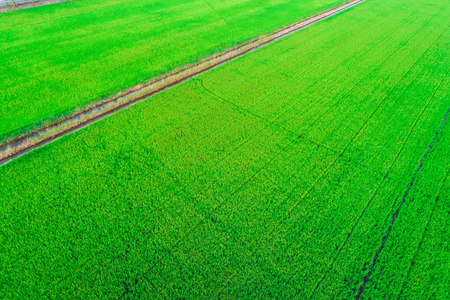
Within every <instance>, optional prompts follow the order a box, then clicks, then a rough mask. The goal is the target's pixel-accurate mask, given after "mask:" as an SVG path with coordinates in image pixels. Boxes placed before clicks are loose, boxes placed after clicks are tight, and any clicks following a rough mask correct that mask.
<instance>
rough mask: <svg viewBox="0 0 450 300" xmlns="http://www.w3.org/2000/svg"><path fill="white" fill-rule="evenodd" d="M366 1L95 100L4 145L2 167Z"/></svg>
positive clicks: (358, 0) (355, 0) (0, 156)
mask: <svg viewBox="0 0 450 300" xmlns="http://www.w3.org/2000/svg"><path fill="white" fill-rule="evenodd" d="M364 1H365V0H353V1H350V2H347V3H344V4H341V5H340V6H338V7H335V8H332V9H329V10H327V11H325V12H322V13H319V14H317V15H315V16H312V17H310V18H308V19H305V20H303V21H300V22H297V23H294V24H292V25H290V26H287V27H284V28H282V29H279V30H277V31H274V32H272V33H270V34H265V35H262V36H260V37H258V38H255V39H253V40H251V41H249V42H246V43H244V44H241V45H238V46H236V47H233V48H230V49H228V50H226V51H224V52H222V53H218V54H215V55H213V56H211V57H209V58H207V59H204V60H202V61H200V62H198V63H196V64H191V65H187V66H185V67H183V68H181V69H177V70H174V71H173V72H171V73H168V74H166V75H163V76H161V77H159V78H156V79H154V80H152V81H150V82H148V83H146V84H141V85H137V86H135V87H133V88H131V89H130V90H128V91H126V92H121V93H118V94H117V95H116V96H114V97H112V98H109V99H106V100H102V101H99V102H97V103H94V104H92V105H90V106H88V107H86V108H84V109H81V110H79V111H77V112H75V113H73V114H72V115H70V116H68V117H65V118H64V119H62V120H59V121H57V122H53V123H51V124H47V125H44V126H42V127H41V128H38V129H37V130H34V131H30V132H27V133H25V134H22V135H20V136H18V137H15V138H12V139H9V140H7V141H5V142H4V143H2V144H0V166H1V165H4V164H6V163H7V162H9V161H11V160H13V159H15V158H17V157H20V156H22V155H24V154H25V153H28V152H30V151H31V150H33V149H36V148H38V147H42V146H44V145H46V144H49V143H51V142H53V141H55V140H57V139H58V138H60V137H62V136H64V135H66V134H69V133H71V132H74V131H76V130H79V129H81V128H83V127H86V126H88V125H90V124H91V123H93V122H96V121H98V120H100V119H102V118H104V117H107V116H109V115H111V114H113V113H115V112H117V111H119V110H121V109H125V108H127V107H129V106H131V105H133V104H135V103H137V102H139V101H142V100H145V99H147V98H149V97H151V96H153V95H155V94H157V93H159V92H162V91H164V90H166V89H168V88H170V87H172V86H174V85H177V84H179V83H181V82H184V81H186V80H188V79H190V78H193V77H195V76H197V75H198V74H201V73H203V72H206V71H208V70H210V69H213V68H216V67H218V66H220V65H222V64H224V63H226V62H228V61H230V60H233V59H235V58H238V57H240V56H243V55H245V54H247V53H249V52H252V51H255V50H256V49H258V48H261V47H263V46H265V45H267V44H269V43H271V42H274V41H276V40H278V39H281V38H283V37H285V36H287V35H289V34H292V33H294V32H296V31H298V30H300V29H303V28H305V27H308V26H310V25H312V24H314V23H317V22H319V21H321V20H324V19H326V18H329V17H331V16H333V15H335V14H337V13H340V12H342V11H344V10H346V9H349V8H351V7H353V6H355V5H357V4H359V3H361V2H364Z"/></svg>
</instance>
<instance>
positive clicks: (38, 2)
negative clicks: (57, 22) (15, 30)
mask: <svg viewBox="0 0 450 300" xmlns="http://www.w3.org/2000/svg"><path fill="white" fill-rule="evenodd" d="M67 1H72V0H30V1H29V2H22V3H17V4H16V5H5V6H1V5H0V13H3V12H7V11H13V10H19V9H26V8H32V7H37V6H43V5H49V4H56V3H60V2H67Z"/></svg>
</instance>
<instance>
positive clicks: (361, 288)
mask: <svg viewBox="0 0 450 300" xmlns="http://www.w3.org/2000/svg"><path fill="white" fill-rule="evenodd" d="M449 113H450V107H449V108H448V110H447V112H446V113H445V115H444V117H443V118H442V121H441V123H440V124H439V127H438V129H437V130H436V132H435V134H434V137H433V140H432V141H431V143H430V144H429V145H428V148H427V150H426V151H425V153H424V155H423V156H422V158H421V159H420V162H419V165H418V166H417V168H416V171H415V172H414V174H413V176H412V177H411V179H410V181H409V183H408V186H407V188H406V190H405V193H404V194H403V197H402V200H401V201H400V203H399V205H398V207H397V209H396V210H395V212H394V214H393V215H392V216H391V220H390V222H389V227H388V228H387V230H386V232H385V234H384V236H383V238H382V240H381V244H380V247H378V249H377V252H376V253H375V255H374V256H373V259H372V264H371V266H370V268H369V272H368V273H367V274H366V276H364V278H363V282H362V283H361V285H360V286H359V289H358V293H357V294H356V296H355V298H354V299H355V300H359V299H360V298H361V295H362V293H363V291H364V288H365V286H366V284H367V282H368V281H369V278H370V276H371V275H372V273H373V271H374V268H375V265H376V263H377V261H378V257H379V256H380V254H381V252H382V251H383V248H384V246H385V244H386V241H387V239H388V237H389V234H390V233H391V230H392V227H393V225H394V223H395V220H396V219H397V217H398V215H399V213H400V210H401V208H402V206H403V203H405V200H406V197H407V196H408V194H409V191H410V190H411V188H412V186H413V184H414V181H415V179H416V177H417V174H418V173H419V171H420V169H421V168H422V165H423V162H424V161H425V159H426V158H427V156H428V154H429V153H430V151H431V148H432V147H433V145H434V143H435V142H436V140H437V138H438V136H439V133H440V132H441V129H442V126H443V125H444V123H445V120H446V119H447V117H448V115H449Z"/></svg>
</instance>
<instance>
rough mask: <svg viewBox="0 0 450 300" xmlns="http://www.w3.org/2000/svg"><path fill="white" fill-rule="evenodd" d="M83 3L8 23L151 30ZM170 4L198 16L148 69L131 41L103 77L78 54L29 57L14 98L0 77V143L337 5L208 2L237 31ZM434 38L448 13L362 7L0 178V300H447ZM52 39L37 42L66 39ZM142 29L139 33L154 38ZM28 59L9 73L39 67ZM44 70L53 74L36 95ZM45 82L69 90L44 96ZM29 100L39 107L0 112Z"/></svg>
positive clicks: (438, 40) (449, 46)
mask: <svg viewBox="0 0 450 300" xmlns="http://www.w3.org/2000/svg"><path fill="white" fill-rule="evenodd" d="M89 2H92V1H79V2H77V1H73V2H70V3H63V4H61V5H59V4H58V5H54V6H51V5H50V6H48V7H46V8H39V9H36V10H34V9H33V10H29V11H21V12H20V14H23V16H24V18H26V19H31V18H33V17H36V16H37V15H38V14H43V13H49V14H56V15H58V14H61V13H63V12H64V11H65V12H70V11H73V10H88V11H89V10H91V11H90V13H92V14H94V13H95V14H96V15H101V14H104V16H102V17H104V18H103V19H101V20H103V21H100V19H99V24H98V26H100V27H99V28H102V26H106V27H108V28H110V29H111V30H112V31H113V29H112V28H114V26H120V22H122V20H125V19H126V18H129V17H130V16H131V15H135V14H136V13H137V15H135V20H143V19H146V18H147V17H148V16H146V15H145V13H144V12H143V9H142V7H143V6H145V5H151V3H154V1H140V2H136V3H134V2H133V3H132V4H130V6H127V7H123V8H122V9H123V12H124V15H123V16H122V18H121V19H119V20H117V21H115V22H108V23H103V22H105V21H104V20H106V19H107V18H108V16H109V14H110V13H112V10H113V9H117V8H116V6H115V2H114V1H111V0H99V1H96V2H95V5H88V3H89ZM116 2H118V1H117V0H116ZM169 2H170V3H174V4H173V6H171V4H168V3H169ZM182 2H186V3H185V4H180V3H181V2H175V1H167V2H164V3H166V4H165V5H166V6H164V7H162V8H161V10H160V14H163V12H164V13H165V12H166V11H178V10H179V11H184V10H183V7H191V6H192V7H194V8H196V9H194V10H192V12H190V13H188V12H186V11H185V12H186V17H188V16H190V18H192V20H196V18H197V17H198V15H201V16H203V17H204V18H205V19H204V20H203V19H202V20H201V21H198V22H200V23H201V24H198V27H197V25H196V28H197V29H196V30H194V31H193V32H185V33H179V34H180V35H179V37H177V36H176V34H178V33H176V31H177V30H176V29H177V26H178V25H173V26H174V27H173V28H171V29H169V30H168V31H167V32H165V33H164V35H166V34H167V37H161V38H162V40H163V42H162V43H161V44H160V45H159V46H158V47H160V48H158V49H164V51H165V52H166V53H170V56H169V55H168V54H167V55H168V56H167V57H163V59H162V60H161V61H159V59H157V58H160V57H156V56H155V55H156V54H155V52H147V51H145V50H144V49H145V48H146V47H152V46H149V45H150V44H145V43H144V42H143V44H142V45H141V46H142V47H141V46H138V45H136V47H137V48H139V50H132V49H131V48H130V49H126V48H121V47H122V46H123V47H125V44H126V45H127V47H128V46H130V45H129V42H130V41H129V40H128V41H127V42H126V43H125V42H124V44H123V45H122V44H121V45H117V49H115V50H117V54H115V55H118V56H117V58H116V59H117V61H116V62H115V63H114V64H113V63H111V64H109V63H108V62H109V61H110V60H111V59H113V57H115V56H114V55H111V56H108V57H107V58H106V57H105V58H101V57H100V56H95V55H94V53H91V52H89V51H88V50H86V51H88V52H89V53H88V52H86V56H82V57H80V60H79V61H72V62H66V63H67V64H66V63H64V64H61V65H58V66H56V65H54V66H53V67H51V66H50V65H47V66H44V65H41V64H35V65H34V67H30V68H31V69H33V70H31V69H30V73H27V75H26V76H27V78H28V76H30V77H31V78H29V80H25V81H24V82H23V83H22V84H23V86H22V85H21V86H19V85H17V86H9V85H8V84H9V83H7V82H4V81H3V80H2V81H0V88H1V89H2V91H7V94H8V95H20V96H21V97H19V98H15V97H13V98H14V101H13V100H11V101H1V102H0V103H2V104H0V111H2V113H0V114H5V112H8V113H6V114H7V116H6V119H5V121H4V122H3V119H2V125H1V127H0V132H2V133H6V132H9V131H10V130H9V129H11V128H13V129H14V130H16V129H19V128H20V126H22V125H25V124H31V123H32V122H35V121H36V120H40V119H42V118H44V117H48V116H50V115H52V114H56V113H60V112H62V110H65V109H70V108H73V107H74V106H75V105H80V104H82V103H86V101H87V100H91V99H94V98H95V96H97V95H102V94H107V93H109V92H111V91H113V90H116V89H117V88H122V87H125V86H127V85H130V84H131V83H132V82H134V81H139V80H141V79H143V78H146V77H148V76H150V75H152V74H156V73H158V72H160V71H161V70H165V69H167V68H170V67H171V66H174V65H176V64H180V63H183V62H186V61H188V60H192V59H194V58H195V57H199V55H200V54H204V53H206V52H209V51H213V50H214V49H217V48H220V47H222V46H224V45H226V44H227V43H228V44H231V43H235V42H237V41H241V40H243V39H245V38H248V37H250V36H252V35H255V34H258V33H260V32H264V31H267V30H270V29H271V28H274V27H277V26H280V25H282V24H284V23H286V22H289V21H294V20H296V19H299V18H300V17H302V16H304V15H306V14H307V13H308V12H309V13H311V12H313V11H316V10H317V9H319V8H324V7H327V6H329V5H330V4H332V3H335V2H336V1H328V2H327V1H319V0H316V1H304V2H301V1H297V2H296V1H281V0H280V1H275V2H276V3H278V5H276V6H275V7H277V8H279V10H278V9H274V10H273V11H272V10H270V9H268V8H267V6H265V5H267V4H268V3H271V2H272V1H238V0H232V1H229V2H227V3H228V4H229V5H230V6H229V7H228V6H227V5H225V4H224V3H225V2H226V1H224V2H221V1H210V2H211V3H214V5H218V6H220V5H223V10H220V11H221V12H222V11H223V14H222V16H223V17H224V18H225V19H227V18H230V20H229V21H228V22H229V23H230V24H234V25H233V26H234V27H233V28H234V34H235V35H234V36H233V37H230V36H228V35H229V34H230V32H228V31H223V28H224V27H223V26H222V25H223V24H221V22H222V21H221V20H220V18H216V15H214V14H213V13H212V12H211V11H209V9H208V7H207V6H204V5H202V4H201V3H202V1H182ZM275 2H274V3H275ZM338 2H339V1H338ZM161 3H162V2H161ZM220 3H222V4H220ZM299 3H303V4H299ZM308 3H311V4H308ZM245 4H248V5H254V7H255V10H256V14H253V13H252V14H251V15H250V14H248V13H249V11H251V10H248V9H246V8H245V7H246V6H245ZM185 5H186V6H185ZM296 5H299V7H300V8H302V7H303V6H302V5H304V8H302V9H300V13H299V12H298V11H297V12H294V10H292V11H291V9H290V7H295V6H296ZM256 7H258V9H257V8H256ZM263 7H265V8H263ZM197 8H198V10H197ZM238 8H242V10H240V9H238ZM227 9H228V10H227ZM234 12H236V13H234ZM240 13H241V14H242V15H240ZM265 13H267V14H270V15H273V14H275V15H276V16H277V17H276V18H273V19H272V18H268V19H265V17H263V16H264V14H265ZM34 14H36V15H34ZM155 14H156V13H155ZM191 14H192V15H191ZM157 15H158V16H159V17H161V18H162V17H163V15H159V14H157ZM14 16H15V17H17V16H18V15H13V14H10V15H7V14H5V15H4V16H3V15H0V21H2V20H8V19H9V18H13V17H14ZM258 16H259V17H261V18H263V19H264V20H263V21H262V20H261V22H260V21H257V20H259V19H258V18H259V17H258ZM64 18H67V19H71V18H74V17H70V16H66V17H64ZM247 18H248V19H247ZM249 19H251V20H252V22H254V23H252V22H251V23H245V22H246V21H245V20H249ZM92 22H93V23H89V22H86V24H84V25H89V28H90V29H89V30H94V28H96V27H95V26H97V25H95V24H96V23H95V22H94V21H92ZM152 22H153V21H152ZM178 22H181V23H178ZM183 22H186V21H185V19H183V18H182V17H181V16H180V20H177V21H176V22H175V23H173V24H184V23H183ZM192 22H194V21H192ZM196 22H197V21H195V22H194V23H196ZM262 23H264V26H265V27H262V26H258V24H262ZM61 24H62V23H61ZM208 24H209V25H208ZM239 24H241V25H239ZM244 24H248V27H246V26H247V25H244ZM84 25H83V26H84ZM27 26H31V25H27ZM61 26H63V25H61ZM109 26H111V27H109ZM146 26H150V27H152V26H153V27H152V28H156V27H155V26H154V25H152V23H148V24H147V25H146ZM209 26H211V27H209ZM240 26H241V27H240ZM252 26H253V27H252ZM449 26H450V4H449V2H448V0H435V1H426V0H367V1H365V2H363V3H361V4H358V5H357V6H355V7H353V8H350V9H349V10H346V11H344V12H341V13H339V14H337V15H335V16H333V17H331V18H328V19H326V20H323V21H321V22H319V23H317V24H314V25H312V26H309V27H307V28H305V29H303V30H300V31H298V32H296V33H294V34H291V35H289V36H287V37H285V38H283V39H280V40H278V41H276V42H273V43H271V44H269V45H266V46H264V47H262V48H260V49H258V50H256V51H254V52H251V53H249V54H247V55H245V56H242V57H240V58H237V59H235V60H233V61H230V62H228V63H226V64H224V65H221V66H220V67H218V68H215V69H213V70H210V71H208V72H206V73H203V74H201V75H199V76H197V77H195V78H192V79H190V80H188V81H185V82H183V83H181V84H179V85H177V86H174V87H172V88H170V89H167V90H165V91H163V92H161V93H159V94H157V95H154V96H152V97H151V98H149V99H147V100H145V101H143V102H139V103H137V104H136V105H133V106H131V107H129V108H128V109H125V110H121V111H119V112H117V113H115V114H113V115H111V116H109V117H107V118H104V119H102V120H100V121H98V122H96V123H94V124H91V125H89V126H88V127H86V128H83V129H81V130H79V131H76V132H74V133H72V134H69V135H66V136H64V137H63V138H61V139H59V140H57V141H55V142H53V143H51V144H49V145H46V146H44V147H41V148H39V149H36V150H33V151H32V152H30V153H28V154H26V155H24V156H22V157H20V158H17V159H14V160H12V161H11V162H9V163H7V164H5V165H3V166H0V201H1V202H2V208H1V209H0V220H1V222H0V262H1V266H2V267H1V268H0V283H1V284H0V295H3V296H2V298H5V299H41V298H43V299H45V298H49V299H96V298H101V299H138V298H142V299H319V300H321V299H408V300H410V299H419V300H421V299H450V240H449V235H450V217H449V216H450V113H448V112H449V109H450V76H449V75H450V74H449V70H450V29H449ZM221 28H222V29H221ZM239 28H240V29H239ZM60 29H61V30H60V31H58V30H56V31H53V29H52V30H50V29H47V30H48V32H47V33H46V34H48V36H55V39H57V40H60V39H63V32H65V31H64V30H63V27H61V28H60ZM2 30H3V29H2ZM39 30H40V29H39ZM42 30H44V29H42ZM77 30H78V29H77ZM77 30H74V31H73V34H75V32H76V31H77ZM79 30H80V32H81V31H83V30H87V29H83V28H80V29H79ZM130 30H131V29H130ZM133 30H134V29H133ZM158 30H161V28H159V29H155V32H156V31H158ZM44 31H45V30H44ZM112 31H111V32H112ZM143 31H144V30H143ZM143 31H142V32H143ZM142 32H141V34H143V33H142ZM23 34H25V33H23ZM70 34H71V35H72V31H70ZM78 34H80V33H78ZM102 34H103V33H102ZM105 34H106V35H104V38H105V39H106V38H108V36H109V35H108V33H105ZM154 34H156V33H149V36H147V37H144V36H143V37H142V40H146V39H147V38H148V39H147V41H149V43H157V41H156V40H152V39H150V38H149V37H150V36H153V35H154ZM173 34H175V38H174V39H176V40H177V41H176V43H175V44H170V41H171V40H173V39H172V38H170V39H169V38H168V37H169V36H171V35H173ZM220 34H223V35H222V36H221V35H220ZM196 35H198V36H201V38H194V39H195V43H194V44H193V45H190V46H189V50H186V51H182V49H181V48H179V46H180V44H183V43H185V42H186V40H187V39H190V38H193V37H194V36H196ZM41 36H42V35H39V37H41ZM72 36H73V35H72ZM211 37H214V39H211ZM79 38H81V36H79ZM130 38H131V37H130ZM20 39H25V35H23V36H21V37H20ZM96 39H98V40H97V41H99V42H100V40H101V39H102V38H101V37H100V35H98V36H96ZM108 41H111V43H113V41H112V40H108ZM36 42H37V40H36ZM86 42H87V41H86ZM48 43H50V41H49V42H48ZM166 43H167V44H166ZM169 44H170V45H169ZM95 45H96V43H92V47H96V46H95ZM110 45H111V44H110ZM168 45H169V46H168ZM1 47H3V44H2V45H1V46H0V48H1ZM24 47H26V46H24ZM44 47H45V46H42V49H44ZM106 48H109V46H108V45H107V44H105V49H106ZM137 48H136V49H137ZM14 49H16V50H17V49H18V48H17V47H15V48H14ZM42 49H41V50H39V51H43V50H42ZM154 49H156V48H154ZM115 50H114V51H115ZM2 51H3V50H2ZM36 51H38V50H36ZM39 51H38V52H39ZM67 51H69V50H67ZM71 51H75V52H77V51H82V50H81V49H72V50H71ZM111 51H113V50H111ZM155 51H157V50H155ZM158 51H160V50H158ZM13 52H14V51H13V50H10V52H8V55H13V54H12V53H13ZM40 53H42V52H40ZM29 55H30V56H29V60H28V61H24V62H23V63H24V64H25V63H28V64H29V63H30V62H32V61H35V59H37V57H39V56H38V55H37V54H32V53H31V54H29ZM53 55H54V56H53ZM105 55H106V54H105ZM128 55H129V56H128ZM57 56H58V55H57V54H56V52H52V51H49V52H48V53H47V54H45V56H44V57H42V62H43V63H44V62H51V63H52V64H53V63H54V62H56V61H57V60H58V59H57V58H56V57H57ZM119 56H120V59H119V58H118V57H119ZM52 57H53V58H54V59H55V60H54V61H53V60H52V59H53V58H52ZM127 57H128V58H129V60H128V59H127ZM5 59H6V58H4V57H0V61H2V63H3V62H4V61H5ZM9 59H11V58H9ZM27 59H28V58H27ZM157 60H158V61H159V63H160V64H159V65H155V64H154V63H155V62H156V61H157ZM83 61H89V64H85V63H83ZM129 66H134V67H135V68H129ZM39 68H42V69H40V70H39ZM59 68H61V69H65V70H66V72H67V73H64V72H62V73H59V71H56V73H52V72H53V71H55V70H60V69H59ZM99 68H103V71H102V72H98V70H99ZM8 72H9V71H8ZM11 72H12V71H11ZM39 72H44V73H45V72H48V74H49V75H48V76H49V77H45V78H46V79H45V80H44V79H42V81H40V83H38V84H37V83H36V81H33V80H34V78H32V77H34V74H38V73H39ZM117 72H119V73H120V74H122V75H123V76H122V77H121V78H117V76H116V75H117V74H118V73H117ZM11 74H12V73H11ZM50 74H54V75H50ZM61 74H62V75H61ZM68 74H71V75H70V76H69V75H68ZM77 74H78V75H79V76H78V75H77ZM83 74H86V75H85V76H84V75H83ZM97 75H98V76H97ZM16 76H18V75H14V76H12V75H9V80H10V81H8V82H11V81H12V80H13V79H18V78H20V77H16ZM24 76H25V75H24ZM58 76H64V77H67V76H68V77H70V79H67V80H68V83H70V84H68V87H63V86H58V87H54V86H53V85H52V84H50V82H53V80H59V79H58ZM83 76H84V77H83ZM103 76H104V77H103ZM82 79H84V80H85V81H83V83H82V84H81V83H80V80H82ZM91 79H92V80H91ZM36 80H37V79H36ZM46 80H49V81H46ZM70 81H72V82H70ZM31 82H35V84H31ZM28 84H30V85H31V86H33V89H34V88H36V90H32V91H33V92H32V93H30V94H27V93H25V92H24V91H25V89H26V85H28ZM36 84H37V85H36ZM35 85H36V86H35ZM5 86H8V87H7V88H6V89H5ZM54 89H56V90H58V89H61V91H60V92H61V93H60V94H59V95H54V94H53V93H54ZM36 91H38V93H35V92H36ZM78 93H79V94H78ZM28 95H29V96H30V97H31V98H26V97H27V96H28ZM48 95H52V97H48ZM61 95H65V96H64V97H61ZM44 98H45V101H41V100H42V99H44ZM69 99H70V100H69ZM27 101H30V102H33V103H39V104H36V106H35V104H33V106H31V107H28V108H23V109H19V110H17V111H16V110H14V112H11V114H12V116H11V115H10V113H9V111H12V109H13V107H15V106H16V105H18V106H20V105H19V104H18V103H22V105H23V103H26V102H27ZM58 101H62V102H58ZM3 103H6V105H3ZM27 103H28V102H27ZM63 103H64V104H63ZM60 104H61V105H60ZM8 107H9V108H8ZM45 107H51V109H50V108H49V109H46V108H45ZM34 109H35V111H34ZM447 114H448V118H445V116H446V115H447ZM19 116H20V117H19ZM19 120H20V122H19ZM15 122H16V123H15ZM17 124H20V126H19V125H17Z"/></svg>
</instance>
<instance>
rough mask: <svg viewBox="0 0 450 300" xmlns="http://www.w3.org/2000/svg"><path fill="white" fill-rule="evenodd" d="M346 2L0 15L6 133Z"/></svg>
mask: <svg viewBox="0 0 450 300" xmlns="http://www.w3.org/2000/svg"><path fill="white" fill-rule="evenodd" d="M342 2H344V0H302V1H297V0H227V1H222V0H208V1H206V0H170V1H168V0H139V1H123V0H76V1H70V2H66V3H59V4H55V5H48V6H42V7H38V8H33V9H27V10H22V11H15V12H9V13H3V14H0V24H1V25H0V91H1V93H0V138H2V137H3V138H4V137H8V136H13V135H16V134H18V133H21V132H23V131H24V130H27V129H31V128H33V127H35V126H38V125H39V124H40V123H41V122H42V121H45V120H46V121H49V120H54V119H55V118H58V117H61V116H62V115H65V114H67V113H69V112H71V111H73V110H74V109H75V108H77V107H79V106H82V105H86V104H88V103H92V102H93V101H96V100H99V99H100V98H101V97H104V96H107V95H110V94H112V93H114V92H116V91H119V90H124V89H126V88H128V87H131V86H133V85H135V84H137V83H139V82H142V81H144V80H146V79H148V78H151V77H153V76H155V75H158V74H161V73H163V72H166V71H168V70H170V69H173V68H174V67H178V66H180V65H183V64H186V63H188V62H192V61H195V60H198V59H199V58H200V57H203V56H206V55H209V54H210V53H212V52H216V51H218V50H220V49H223V48H225V47H227V46H231V45H233V44H236V43H238V42H242V41H245V40H247V39H250V38H252V37H254V36H257V35H260V34H263V33H266V32H268V31H271V30H274V29H277V28H280V27H282V26H285V25H287V24H290V23H292V22H295V21H298V20H300V19H302V18H305V17H306V16H309V15H312V14H314V13H316V12H318V11H322V10H325V9H328V8H329V7H332V6H337V5H338V4H340V3H342Z"/></svg>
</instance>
